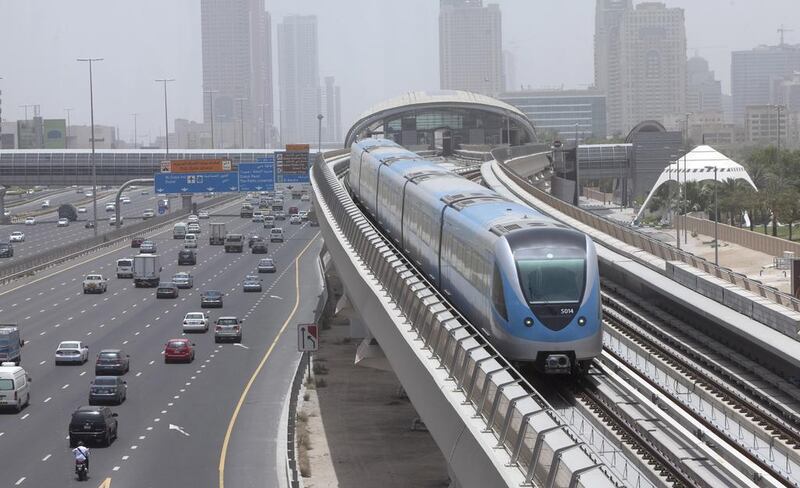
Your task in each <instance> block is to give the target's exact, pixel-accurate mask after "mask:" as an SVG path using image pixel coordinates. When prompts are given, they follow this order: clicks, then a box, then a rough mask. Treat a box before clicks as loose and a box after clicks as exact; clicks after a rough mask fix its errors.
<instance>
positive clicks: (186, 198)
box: [181, 195, 192, 210]
mask: <svg viewBox="0 0 800 488" xmlns="http://www.w3.org/2000/svg"><path fill="white" fill-rule="evenodd" d="M181 208H182V209H183V210H191V209H192V196H191V195H181Z"/></svg>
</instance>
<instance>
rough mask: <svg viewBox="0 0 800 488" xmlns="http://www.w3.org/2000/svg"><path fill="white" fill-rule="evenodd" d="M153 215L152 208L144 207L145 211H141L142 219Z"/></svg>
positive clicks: (154, 214)
mask: <svg viewBox="0 0 800 488" xmlns="http://www.w3.org/2000/svg"><path fill="white" fill-rule="evenodd" d="M155 216H156V213H155V212H153V209H152V208H148V209H145V211H144V212H142V218H143V219H152V218H153V217H155Z"/></svg>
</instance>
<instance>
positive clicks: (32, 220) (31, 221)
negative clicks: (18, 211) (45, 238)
mask: <svg viewBox="0 0 800 488" xmlns="http://www.w3.org/2000/svg"><path fill="white" fill-rule="evenodd" d="M25 225H36V218H35V217H26V218H25Z"/></svg>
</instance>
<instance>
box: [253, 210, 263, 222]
mask: <svg viewBox="0 0 800 488" xmlns="http://www.w3.org/2000/svg"><path fill="white" fill-rule="evenodd" d="M252 221H253V222H264V214H263V213H261V210H256V211H254V212H253V219H252Z"/></svg>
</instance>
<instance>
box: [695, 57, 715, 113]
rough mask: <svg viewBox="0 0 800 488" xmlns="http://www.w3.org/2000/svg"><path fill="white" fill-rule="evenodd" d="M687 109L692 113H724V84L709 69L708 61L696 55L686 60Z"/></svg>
mask: <svg viewBox="0 0 800 488" xmlns="http://www.w3.org/2000/svg"><path fill="white" fill-rule="evenodd" d="M686 78H687V86H686V109H687V110H688V111H689V112H692V113H701V112H706V113H708V112H715V113H720V114H721V113H722V84H721V83H720V81H719V80H717V79H715V78H714V72H713V71H711V70H710V69H708V61H706V60H705V59H704V58H701V57H699V56H695V57H693V58H691V59H689V61H687V62H686Z"/></svg>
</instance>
